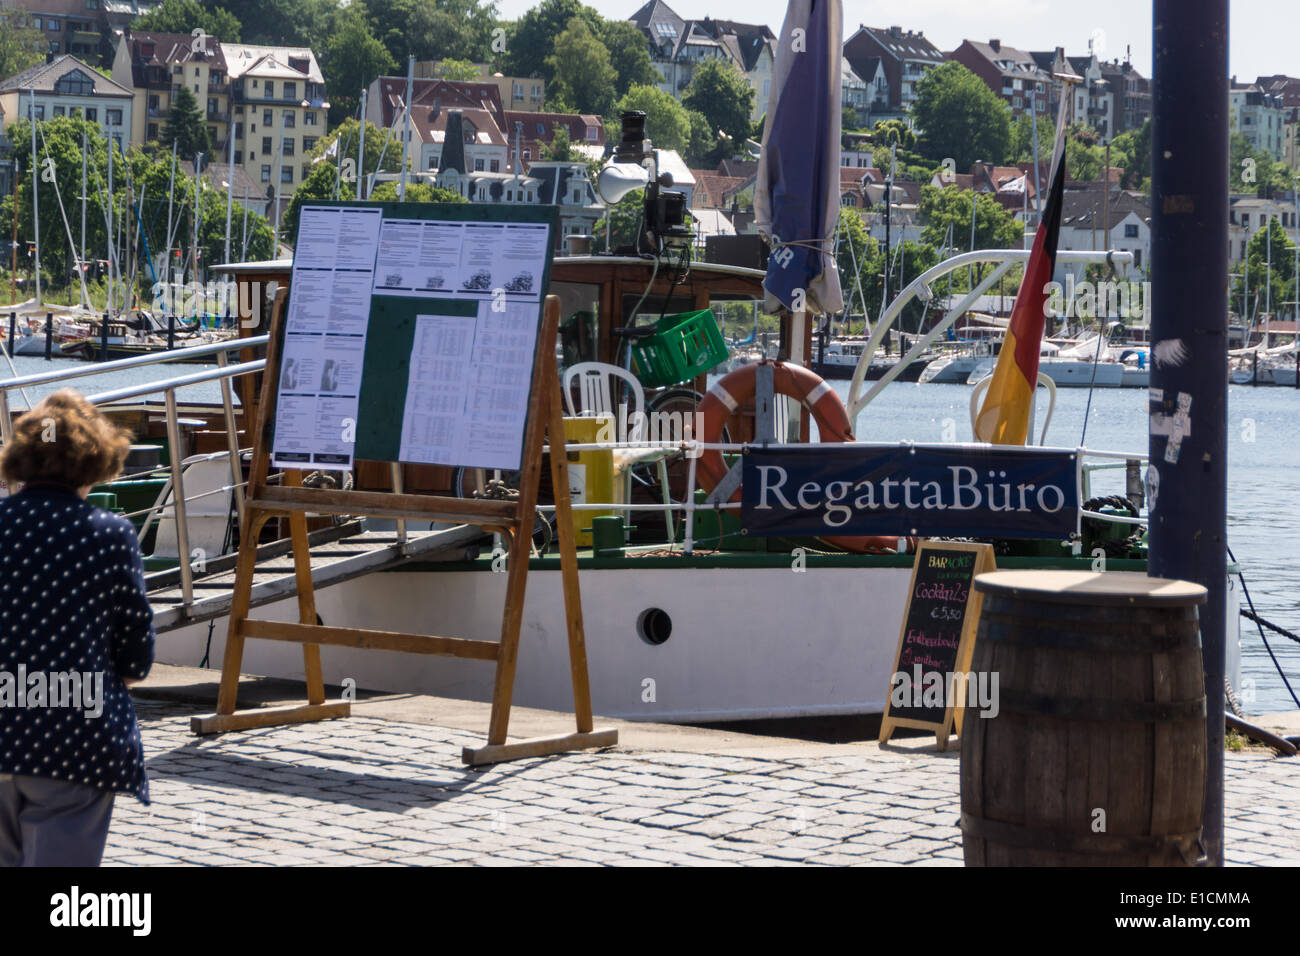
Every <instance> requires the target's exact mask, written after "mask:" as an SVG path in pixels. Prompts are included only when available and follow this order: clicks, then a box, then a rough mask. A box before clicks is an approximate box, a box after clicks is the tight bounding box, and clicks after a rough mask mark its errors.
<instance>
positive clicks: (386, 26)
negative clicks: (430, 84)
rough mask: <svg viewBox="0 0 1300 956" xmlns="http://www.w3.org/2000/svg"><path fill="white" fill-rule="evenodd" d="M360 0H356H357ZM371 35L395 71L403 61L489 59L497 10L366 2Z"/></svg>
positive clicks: (424, 0)
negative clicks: (380, 43)
mask: <svg viewBox="0 0 1300 956" xmlns="http://www.w3.org/2000/svg"><path fill="white" fill-rule="evenodd" d="M359 2H360V0H359ZM364 3H365V8H366V12H367V15H368V16H369V18H370V21H371V25H372V26H373V27H374V33H375V36H376V37H378V38H379V40H380V41H381V42H382V43H383V44H384V46H386V47H387V48H388V52H389V53H391V54H392V56H393V59H394V60H396V61H397V64H398V67H399V69H401V70H402V71H403V72H405V69H406V59H407V57H408V56H414V57H415V58H416V59H417V60H447V59H453V60H470V61H473V62H483V61H484V60H486V59H488V57H489V54H490V46H491V42H492V31H493V29H495V28H496V26H497V19H496V6H495V5H494V4H492V3H479V2H478V0H364Z"/></svg>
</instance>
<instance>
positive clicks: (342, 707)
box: [190, 700, 352, 734]
mask: <svg viewBox="0 0 1300 956" xmlns="http://www.w3.org/2000/svg"><path fill="white" fill-rule="evenodd" d="M351 715H352V704H351V703H349V702H348V701H346V700H342V701H333V702H331V703H328V704H292V705H290V706H287V707H259V708H257V709H256V710H241V711H238V712H237V713H232V714H205V715H203V716H201V717H191V718H190V733H194V734H224V733H225V732H226V731H228V730H252V729H253V728H254V727H274V726H277V725H279V724H304V723H307V722H309V721H313V720H333V719H335V718H338V717H350V716H351Z"/></svg>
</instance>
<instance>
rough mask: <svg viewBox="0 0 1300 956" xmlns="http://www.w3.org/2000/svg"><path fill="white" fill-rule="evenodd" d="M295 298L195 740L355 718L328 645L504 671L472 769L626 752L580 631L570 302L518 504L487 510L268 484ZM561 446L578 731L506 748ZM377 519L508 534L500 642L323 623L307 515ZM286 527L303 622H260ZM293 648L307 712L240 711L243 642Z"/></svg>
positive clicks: (543, 374) (538, 381) (278, 315)
mask: <svg viewBox="0 0 1300 956" xmlns="http://www.w3.org/2000/svg"><path fill="white" fill-rule="evenodd" d="M285 292H286V290H283V289H282V290H280V292H279V293H278V294H277V298H276V301H275V305H274V308H273V309H272V314H271V335H270V342H269V344H268V346H267V354H266V373H265V374H264V376H263V379H262V397H261V402H260V403H259V405H258V416H257V417H258V421H257V430H256V433H255V435H256V440H255V442H254V449H253V460H252V465H251V469H250V472H249V478H248V498H247V501H246V504H245V512H244V524H243V527H242V529H241V534H240V546H239V558H238V563H237V565H236V573H235V589H234V597H233V601H232V604H231V609H230V626H229V630H228V632H227V636H226V651H225V657H224V660H223V662H222V669H221V685H220V690H219V692H218V696H217V712H216V713H215V714H209V715H206V716H199V717H193V718H191V721H190V729H191V731H192V732H194V733H196V734H216V733H224V732H226V731H230V730H245V729H249V728H252V727H268V726H273V725H277V724H289V723H302V722H306V721H313V720H324V719H328V718H334V717H347V716H349V714H350V713H351V705H350V703H349V702H348V701H333V702H328V703H327V702H326V700H325V684H324V678H323V676H322V673H321V659H320V645H322V644H328V645H331V646H336V647H355V648H365V649H370V650H388V651H403V652H406V653H417V654H441V655H446V656H451V657H463V658H470V659H474V660H481V661H495V662H496V680H495V683H494V686H493V693H492V711H491V717H490V721H489V725H488V738H487V744H486V746H483V747H479V748H470V747H466V748H464V750H463V752H462V754H461V757H462V759H463V760H464V762H465V763H467V764H473V765H477V764H488V763H496V762H499V761H502V760H514V759H517V758H520V757H536V756H543V755H546V754H554V753H562V752H565V751H570V750H579V749H584V748H590V747H609V746H613V745H614V744H616V743H618V731H617V730H595V729H594V727H593V721H592V713H591V689H590V686H589V684H588V678H587V650H586V643H585V638H584V634H583V626H582V604H581V597H580V595H579V591H578V556H577V551H576V548H575V543H574V536H573V520H572V514H573V512H572V509H571V502H570V497H569V479H568V473H567V466H566V462H565V459H566V455H565V453H564V425H563V419H562V414H563V413H562V411H561V404H560V401H561V393H560V384H559V375H558V371H557V368H556V364H555V349H554V342H555V337H556V333H557V329H558V326H559V319H560V300H559V299H558V298H557V297H555V296H547V297H546V299H545V304H544V306H543V311H542V322H541V329H540V333H539V339H538V345H537V349H536V355H535V358H534V362H533V374H532V382H533V388H532V392H531V397H530V401H529V410H528V417H527V421H526V423H525V426H524V447H523V460H522V463H521V467H520V472H519V497H518V499H517V500H516V501H485V500H474V499H463V498H451V497H441V496H431V495H409V494H401V493H400V492H394V493H388V492H373V491H327V490H322V489H314V488H303V487H302V472H301V471H295V470H286V471H285V472H284V475H283V481H282V483H281V484H279V485H271V484H268V483H267V475H268V472H269V469H270V445H271V438H272V425H273V423H274V422H275V405H276V395H277V390H278V385H279V373H280V358H281V353H282V350H283V343H284V325H285V311H286V310H285V301H286V296H285ZM548 436H549V440H550V443H551V455H550V459H551V478H552V484H553V486H554V490H555V512H556V524H557V528H556V538H557V540H558V544H559V550H560V568H561V571H560V573H561V578H562V583H563V590H564V609H565V617H566V623H567V626H568V638H569V667H570V675H571V678H572V681H573V703H574V716H575V718H576V722H577V729H576V732H574V733H572V734H566V735H562V736H558V737H539V738H534V739H530V740H519V741H515V742H512V743H507V742H506V734H507V730H508V728H509V724H510V704H511V697H512V695H513V692H514V677H515V666H516V663H517V661H518V656H519V631H520V624H521V621H522V618H523V610H524V589H525V586H526V584H527V580H528V559H529V556H530V550H531V544H532V529H533V526H534V521H535V518H536V511H537V487H538V480H539V478H540V477H541V470H542V458H543V445H544V443H545V441H546V440H547V438H548ZM308 512H311V513H315V514H345V515H367V516H374V517H385V518H399V519H403V518H417V519H422V520H426V521H445V522H451V523H455V524H471V525H477V526H479V527H482V528H484V529H486V530H489V531H494V532H498V533H500V534H501V535H502V536H503V537H504V538H505V539H507V540H508V541H509V548H508V558H507V572H508V573H507V581H506V599H505V609H504V614H503V617H502V622H501V640H500V641H499V642H496V641H480V640H468V639H465V638H458V637H435V636H431V635H424V634H403V633H397V632H393V631H376V630H371V629H368V628H358V627H329V626H325V625H321V624H317V623H316V620H317V618H316V601H315V595H314V592H313V587H312V578H311V554H310V552H309V550H308V543H307V513H308ZM285 516H287V517H288V520H289V531H290V538H291V541H292V545H293V558H294V574H295V577H296V579H297V591H298V620H299V623H297V624H293V623H285V622H280V621H268V620H259V619H255V618H250V617H249V616H248V612H249V604H250V601H251V597H252V584H253V571H254V564H255V562H256V558H257V539H258V534H259V532H260V531H261V529H262V526H263V525H264V524H265V523H266V522H267V521H268V520H269V519H271V518H273V517H285ZM250 637H251V638H258V639H262V640H273V641H290V642H293V643H298V644H301V645H302V651H303V664H304V669H305V671H306V684H307V703H305V704H297V705H290V706H287V707H266V708H257V709H254V710H243V711H237V710H236V709H235V703H236V695H237V692H238V689H239V671H240V666H241V663H242V660H243V651H244V641H245V640H246V639H248V638H250Z"/></svg>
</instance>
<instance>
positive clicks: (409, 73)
mask: <svg viewBox="0 0 1300 956" xmlns="http://www.w3.org/2000/svg"><path fill="white" fill-rule="evenodd" d="M414 83H415V54H411V55H410V56H409V57H407V59H406V120H405V122H404V124H403V128H402V178H401V180H400V182H399V183H398V186H397V201H398V202H405V201H406V153H407V150H408V149H409V148H410V145H411V87H412V85H413V84H414Z"/></svg>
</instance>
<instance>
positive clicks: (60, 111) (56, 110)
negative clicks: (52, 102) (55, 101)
mask: <svg viewBox="0 0 1300 956" xmlns="http://www.w3.org/2000/svg"><path fill="white" fill-rule="evenodd" d="M54 115H55V116H64V115H66V114H65V113H64V111H63V107H62V106H56V107H54Z"/></svg>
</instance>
